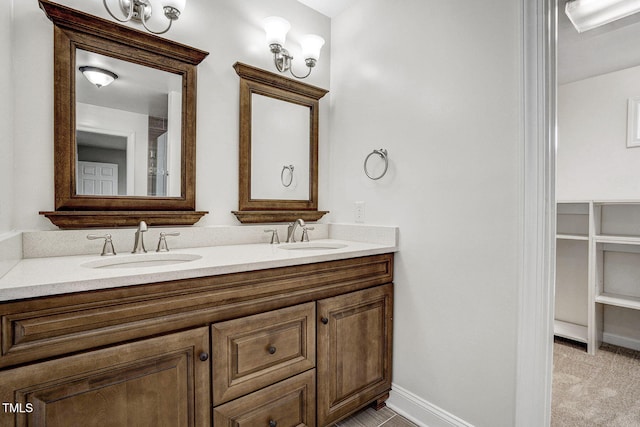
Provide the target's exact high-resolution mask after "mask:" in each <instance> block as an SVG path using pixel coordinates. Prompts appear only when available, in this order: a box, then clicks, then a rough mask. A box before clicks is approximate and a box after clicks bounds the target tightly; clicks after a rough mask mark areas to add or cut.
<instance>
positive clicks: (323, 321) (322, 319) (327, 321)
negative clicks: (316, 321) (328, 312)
mask: <svg viewBox="0 0 640 427" xmlns="http://www.w3.org/2000/svg"><path fill="white" fill-rule="evenodd" d="M320 321H321V322H322V323H324V324H325V325H326V324H327V323H329V319H327V318H326V317H321V318H320Z"/></svg>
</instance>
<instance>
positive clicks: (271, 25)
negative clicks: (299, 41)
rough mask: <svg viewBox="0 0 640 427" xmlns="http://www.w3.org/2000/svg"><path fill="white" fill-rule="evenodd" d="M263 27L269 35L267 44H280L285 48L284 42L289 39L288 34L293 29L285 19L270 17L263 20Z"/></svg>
mask: <svg viewBox="0 0 640 427" xmlns="http://www.w3.org/2000/svg"><path fill="white" fill-rule="evenodd" d="M262 26H263V27H264V31H265V33H266V35H267V44H268V45H272V44H279V45H280V46H284V42H285V40H286V39H287V32H289V29H290V28H291V24H289V21H287V20H286V19H284V18H280V17H279V16H269V17H268V18H264V19H263V20H262Z"/></svg>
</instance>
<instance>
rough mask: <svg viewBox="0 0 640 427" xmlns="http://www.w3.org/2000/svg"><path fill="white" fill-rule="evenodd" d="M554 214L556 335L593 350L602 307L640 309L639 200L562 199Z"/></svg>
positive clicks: (599, 331) (598, 338)
mask: <svg viewBox="0 0 640 427" xmlns="http://www.w3.org/2000/svg"><path fill="white" fill-rule="evenodd" d="M556 213H557V234H556V299H555V301H556V311H555V325H554V333H555V335H557V336H561V337H565V338H569V339H572V340H575V341H579V342H583V343H586V344H587V351H588V352H589V353H590V354H594V353H595V352H596V350H597V348H598V347H599V346H600V344H601V343H602V340H603V330H604V314H605V310H604V307H605V306H615V307H621V308H623V309H629V310H640V201H561V202H558V204H557V210H556ZM639 326H640V325H639Z"/></svg>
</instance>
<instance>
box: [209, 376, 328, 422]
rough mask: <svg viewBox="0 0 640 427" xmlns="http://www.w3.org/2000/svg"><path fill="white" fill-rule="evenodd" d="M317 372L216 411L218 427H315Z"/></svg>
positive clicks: (221, 406) (259, 392) (249, 396)
mask: <svg viewBox="0 0 640 427" xmlns="http://www.w3.org/2000/svg"><path fill="white" fill-rule="evenodd" d="M315 389H316V382H315V369H312V370H310V371H307V372H305V373H303V374H299V375H296V376H295V377H293V378H289V379H288V380H284V381H282V382H279V383H277V384H274V385H272V386H269V387H267V388H265V389H262V390H260V391H257V392H255V393H252V394H249V395H247V396H244V397H241V398H239V399H236V400H234V401H233V402H229V403H225V404H224V405H220V406H218V407H216V408H215V409H214V412H213V424H214V425H215V426H216V427H299V426H309V427H314V426H315V424H316V423H315V416H316V407H315V400H316V399H315V394H316V393H315Z"/></svg>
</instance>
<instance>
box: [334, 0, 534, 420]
mask: <svg viewBox="0 0 640 427" xmlns="http://www.w3.org/2000/svg"><path fill="white" fill-rule="evenodd" d="M401 5H402V7H398V3H397V2H389V1H385V0H368V1H361V2H359V3H356V5H355V6H354V7H352V8H350V9H349V10H347V11H346V12H345V13H343V14H342V15H340V16H338V17H337V18H335V19H334V20H333V22H332V42H333V48H332V70H331V71H332V72H331V90H332V97H331V138H330V144H331V158H330V173H331V197H330V203H329V204H328V206H329V208H330V209H331V211H332V213H331V214H330V218H331V220H332V221H336V222H353V220H354V215H353V210H354V209H353V204H354V202H355V201H358V200H362V201H365V203H366V207H365V216H366V219H365V221H366V222H367V223H373V224H386V225H398V226H399V227H400V252H399V253H398V254H397V258H396V264H395V283H396V288H395V291H396V301H395V316H394V333H395V340H394V366H393V369H394V371H393V382H394V384H395V385H397V386H400V387H401V388H403V389H405V390H407V391H409V392H410V393H413V394H414V395H416V396H417V397H418V398H419V399H422V400H424V401H426V402H427V403H428V404H429V405H435V406H437V407H439V408H441V409H443V410H444V411H447V412H449V413H450V414H453V415H455V416H456V417H458V418H461V419H462V420H465V421H466V422H468V423H470V424H472V425H474V426H487V427H489V426H490V427H500V426H505V427H512V426H513V425H514V422H515V421H514V413H515V410H514V406H515V384H516V370H515V369H516V351H515V350H516V327H517V325H516V323H517V284H518V282H519V253H520V249H519V245H520V244H521V242H520V238H519V227H520V225H521V223H520V215H521V213H520V211H519V204H520V202H521V200H522V197H523V194H522V191H523V190H522V187H521V186H522V180H521V174H522V162H523V151H522V150H523V147H522V136H521V130H520V126H519V117H520V114H521V101H522V100H521V89H520V83H521V82H520V77H519V76H520V75H521V72H522V69H521V58H522V52H521V46H520V40H521V33H522V28H521V26H520V25H521V24H520V22H521V17H520V14H521V11H520V6H519V3H518V2H514V1H512V0H493V1H489V2H486V1H485V2H476V1H463V2H447V1H444V2H443V1H435V0H405V1H403V2H401ZM376 148H386V149H387V150H388V152H389V159H390V167H389V172H388V173H387V176H385V177H384V178H382V179H380V180H379V181H372V180H369V179H368V178H366V177H365V175H364V173H363V169H362V164H363V161H364V158H365V156H366V155H367V154H368V153H370V152H371V151H372V150H373V149H376ZM427 406H428V405H427ZM440 422H441V423H442V424H437V423H434V424H430V426H438V425H450V424H444V423H443V421H442V420H441V421H440Z"/></svg>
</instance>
